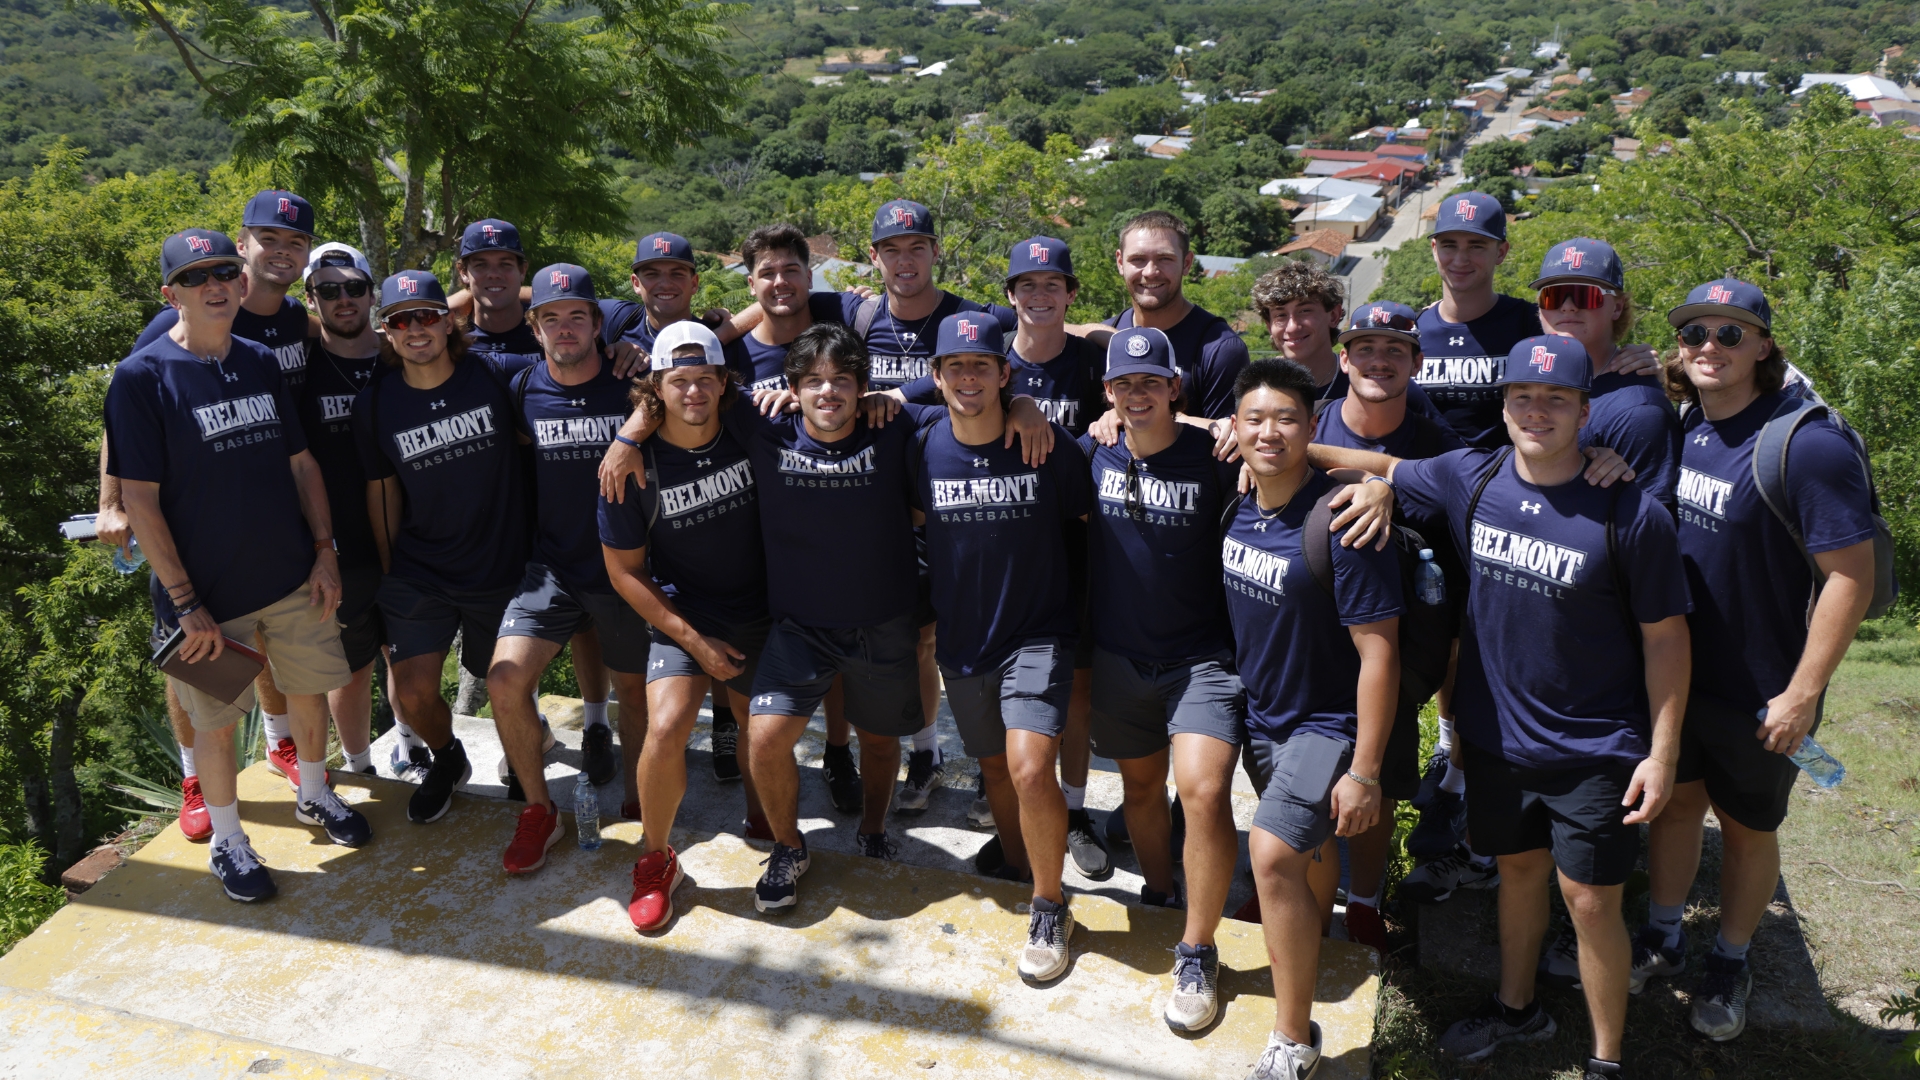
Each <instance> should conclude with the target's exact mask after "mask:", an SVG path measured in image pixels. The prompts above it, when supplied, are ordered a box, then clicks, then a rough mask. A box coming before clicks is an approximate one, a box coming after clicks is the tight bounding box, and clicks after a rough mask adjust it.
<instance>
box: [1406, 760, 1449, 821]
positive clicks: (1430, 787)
mask: <svg viewBox="0 0 1920 1080" xmlns="http://www.w3.org/2000/svg"><path fill="white" fill-rule="evenodd" d="M1446 778H1447V755H1445V754H1443V753H1440V752H1439V751H1438V750H1436V751H1435V752H1434V755H1433V756H1432V757H1430V758H1428V759H1427V768H1426V771H1424V772H1422V773H1421V774H1420V790H1419V791H1417V792H1415V793H1414V796H1413V798H1411V799H1409V800H1407V801H1408V802H1411V803H1412V804H1413V808H1414V809H1415V810H1425V809H1426V808H1427V804H1429V803H1431V802H1433V797H1434V796H1435V795H1437V794H1439V792H1440V781H1442V780H1445V779H1446Z"/></svg>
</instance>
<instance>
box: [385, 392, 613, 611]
mask: <svg viewBox="0 0 1920 1080" xmlns="http://www.w3.org/2000/svg"><path fill="white" fill-rule="evenodd" d="M533 360H534V358H533V357H527V356H508V355H506V354H500V355H499V356H487V355H484V354H477V355H476V354H469V355H467V356H466V357H463V358H462V359H461V360H459V361H458V362H456V363H455V365H454V369H453V374H452V375H451V376H450V377H448V379H447V381H446V382H443V383H441V384H440V385H439V386H436V387H434V388H433V389H431V390H417V389H415V388H413V387H411V386H408V385H407V381H406V379H405V378H403V377H402V376H401V374H400V372H398V371H392V372H388V373H387V374H386V375H385V376H383V377H381V378H377V379H375V380H374V382H373V385H372V386H369V387H368V388H367V389H366V390H365V391H363V392H362V393H361V395H360V397H359V398H358V399H357V400H356V401H355V402H354V403H353V426H354V434H355V436H356V437H357V438H358V440H359V443H360V460H361V463H362V465H363V466H364V467H365V469H366V470H367V479H368V480H369V481H373V480H382V479H385V478H387V477H389V476H398V477H399V478H400V487H401V490H402V491H403V492H404V498H403V499H402V503H403V510H402V517H401V521H400V528H399V530H398V539H397V540H396V541H395V542H394V550H393V552H392V563H391V572H392V573H393V574H394V575H395V576H396V577H404V578H408V579H411V580H413V581H418V582H423V583H426V584H430V585H436V586H438V587H440V588H442V589H448V590H452V591H456V592H486V591H492V590H499V589H509V588H512V587H513V586H515V585H518V584H519V583H520V578H521V576H522V575H523V574H525V573H526V569H527V549H528V540H529V535H530V532H531V528H530V524H531V522H530V515H529V513H528V509H527V477H526V467H525V460H524V456H523V455H522V453H521V451H520V447H519V445H518V440H517V435H518V430H517V429H516V427H515V420H516V413H515V409H514V406H513V401H512V399H511V398H510V397H509V396H508V389H507V383H508V381H509V380H510V379H511V378H512V376H513V375H514V374H517V373H518V372H519V371H520V370H521V369H524V368H526V367H528V366H530V365H531V364H532V363H533ZM604 445H605V444H602V446H603V447H604Z"/></svg>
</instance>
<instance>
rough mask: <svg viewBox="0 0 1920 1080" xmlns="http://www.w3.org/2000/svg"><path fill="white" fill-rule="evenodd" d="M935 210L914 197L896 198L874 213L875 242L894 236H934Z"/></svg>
mask: <svg viewBox="0 0 1920 1080" xmlns="http://www.w3.org/2000/svg"><path fill="white" fill-rule="evenodd" d="M932 235H933V211H931V210H929V209H927V208H926V207H925V206H922V205H921V204H919V203H917V202H914V201H913V200H912V199H895V200H893V201H892V202H890V203H886V204H885V205H883V206H881V207H880V209H879V210H878V211H876V212H875V213H874V215H873V242H874V243H876V244H877V243H879V242H880V241H882V240H885V239H887V238H888V237H892V236H932Z"/></svg>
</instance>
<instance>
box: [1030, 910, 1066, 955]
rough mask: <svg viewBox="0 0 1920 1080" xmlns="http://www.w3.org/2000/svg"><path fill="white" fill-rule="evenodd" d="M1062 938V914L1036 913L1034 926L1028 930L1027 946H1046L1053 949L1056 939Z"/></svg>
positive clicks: (1055, 912) (1054, 912)
mask: <svg viewBox="0 0 1920 1080" xmlns="http://www.w3.org/2000/svg"><path fill="white" fill-rule="evenodd" d="M1059 936H1060V913H1059V912H1057V911H1036V912H1034V913H1033V924H1032V925H1031V926H1029V927H1028V928H1027V944H1029V945H1044V946H1046V947H1047V948H1049V949H1051V948H1053V946H1054V945H1055V942H1054V938H1057V937H1059Z"/></svg>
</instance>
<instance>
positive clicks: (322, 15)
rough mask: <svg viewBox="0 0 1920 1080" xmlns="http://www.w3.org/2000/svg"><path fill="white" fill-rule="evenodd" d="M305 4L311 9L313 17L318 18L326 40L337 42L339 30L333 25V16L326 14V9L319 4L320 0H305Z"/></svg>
mask: <svg viewBox="0 0 1920 1080" xmlns="http://www.w3.org/2000/svg"><path fill="white" fill-rule="evenodd" d="M307 6H308V7H310V8H312V9H313V16H314V18H316V19H319V20H320V30H321V32H322V33H324V34H326V35H327V40H328V41H331V42H334V43H336V44H337V43H339V41H340V31H339V30H338V29H336V28H335V27H334V25H333V17H332V16H331V15H328V14H327V9H326V8H325V7H323V6H321V3H320V0H307Z"/></svg>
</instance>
